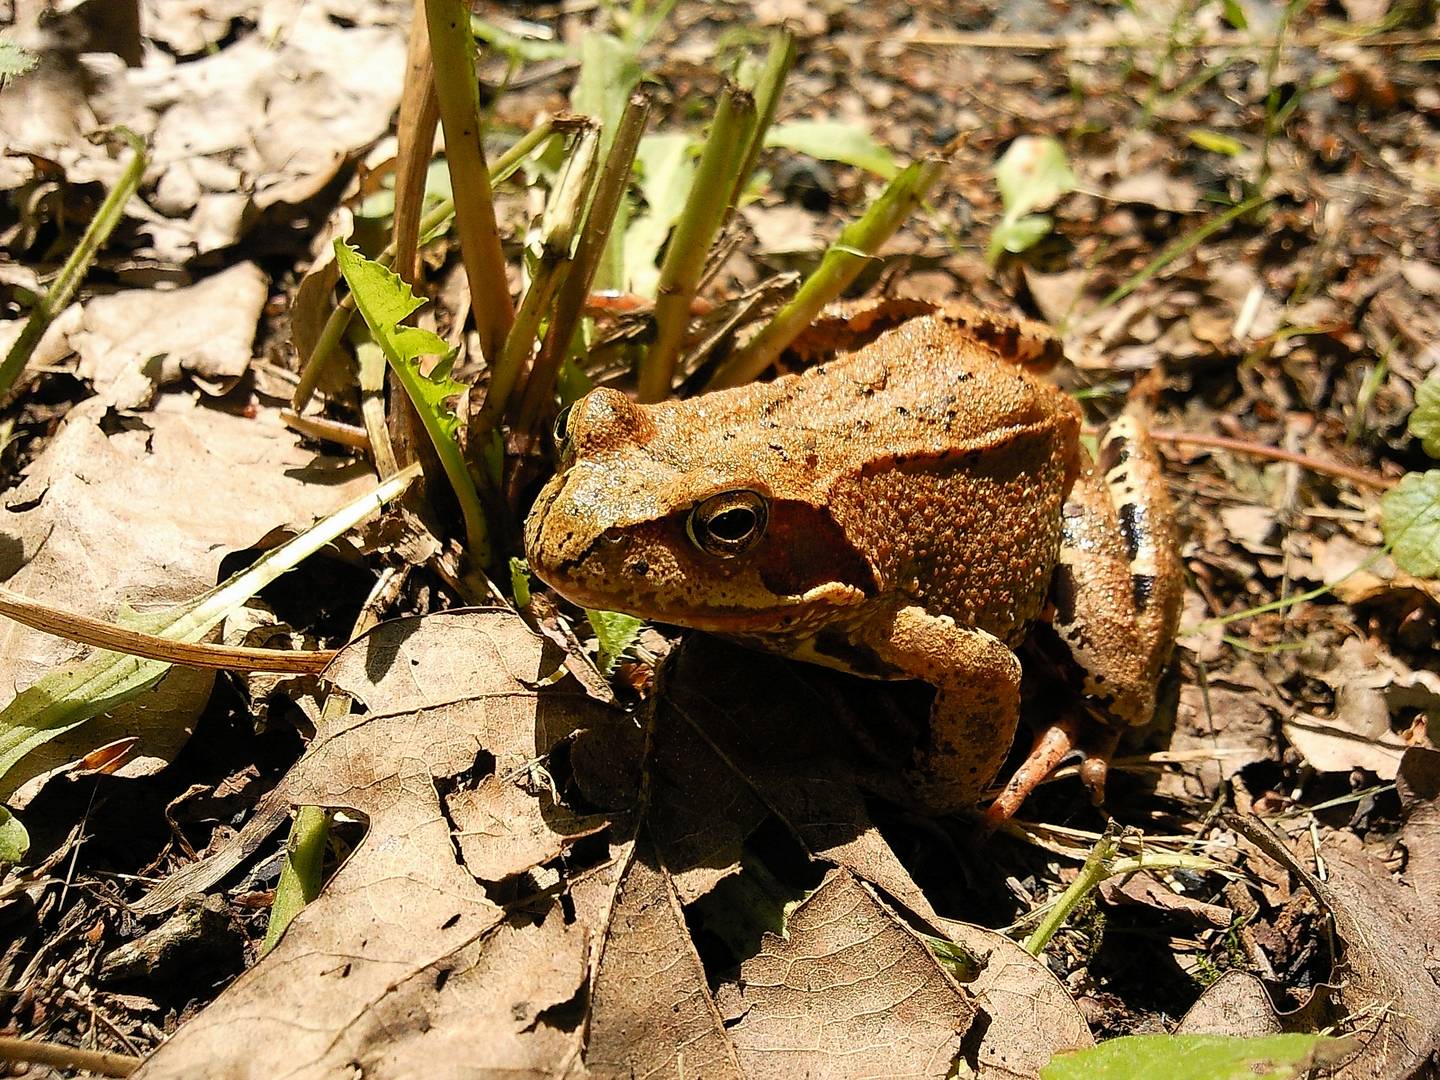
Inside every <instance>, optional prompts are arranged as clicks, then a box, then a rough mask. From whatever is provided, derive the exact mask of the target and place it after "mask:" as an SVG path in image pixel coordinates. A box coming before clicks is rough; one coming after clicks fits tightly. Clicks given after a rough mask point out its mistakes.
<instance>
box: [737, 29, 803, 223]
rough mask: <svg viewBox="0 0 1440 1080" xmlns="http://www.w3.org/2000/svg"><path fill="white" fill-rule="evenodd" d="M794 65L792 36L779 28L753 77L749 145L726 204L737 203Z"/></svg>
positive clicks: (752, 170)
mask: <svg viewBox="0 0 1440 1080" xmlns="http://www.w3.org/2000/svg"><path fill="white" fill-rule="evenodd" d="M794 65H795V35H794V34H792V33H790V31H789V30H786V29H783V28H782V29H780V30H777V31H775V33H774V34H773V35H772V36H771V38H770V49H769V51H768V52H767V53H766V54H765V66H764V67H763V68H761V69H760V74H759V76H758V77H757V78H756V79H755V90H754V93H755V116H756V120H755V130H754V132H753V133H752V134H751V136H750V145H749V146H748V147H747V148H746V150H745V160H744V162H743V163H742V164H741V166H740V171H739V172H738V173H737V174H736V176H735V187H734V189H733V190H732V191H731V192H730V205H731V206H735V205H738V204H739V202H740V196H741V195H742V194H743V193H744V191H745V185H746V184H747V183H749V181H750V174H751V173H753V172H754V171H755V163H756V162H757V161H758V160H759V159H760V151H761V150H762V149H763V148H764V146H765V133H766V132H767V131H769V130H770V124H771V123H772V122H773V121H774V119H775V109H776V107H777V106H778V105H779V104H780V91H781V90H782V89H783V88H784V86H785V77H786V76H787V75H789V74H790V69H791V68H792V67H793V66H794Z"/></svg>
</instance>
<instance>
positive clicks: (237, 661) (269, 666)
mask: <svg viewBox="0 0 1440 1080" xmlns="http://www.w3.org/2000/svg"><path fill="white" fill-rule="evenodd" d="M0 615H8V616H9V617H10V618H12V619H14V620H15V621H16V622H18V623H23V624H24V625H26V626H28V627H31V628H32V629H35V630H39V631H41V632H42V633H46V634H54V635H56V636H57V637H63V638H68V639H69V640H70V641H78V642H79V643H80V644H82V645H93V646H94V647H95V648H97V649H109V650H110V651H111V652H118V653H125V654H126V655H128V656H139V657H142V658H143V659H146V660H162V661H165V662H166V663H171V664H180V665H182V666H184V667H195V668H211V669H218V670H221V671H276V672H281V673H283V674H287V675H313V674H316V673H318V672H320V671H322V670H324V668H325V665H326V664H328V663H329V662H330V661H331V660H333V659H334V658H335V651H334V650H333V649H313V650H295V651H293V652H291V651H286V650H283V649H252V648H243V647H239V646H230V645H212V644H207V643H204V642H198V641H196V642H187V641H175V640H173V639H171V638H165V637H160V636H159V635H157V634H146V633H144V632H142V631H139V630H131V629H129V628H128V627H124V626H116V625H115V624H114V623H108V622H104V621H103V620H101V619H92V618H91V617H90V616H88V615H79V614H76V613H75V612H73V611H59V610H57V609H55V608H52V607H46V606H45V605H43V604H37V603H35V601H33V600H29V599H27V598H26V597H23V596H21V595H20V594H19V593H14V592H11V591H10V590H9V589H7V588H5V587H4V586H0Z"/></svg>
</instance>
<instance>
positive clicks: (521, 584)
mask: <svg viewBox="0 0 1440 1080" xmlns="http://www.w3.org/2000/svg"><path fill="white" fill-rule="evenodd" d="M510 595H511V596H513V597H515V606H516V607H517V608H520V609H522V610H523V609H525V608H527V607H529V606H530V564H529V563H528V562H526V561H525V560H524V559H520V558H516V557H515V556H514V555H511V556H510Z"/></svg>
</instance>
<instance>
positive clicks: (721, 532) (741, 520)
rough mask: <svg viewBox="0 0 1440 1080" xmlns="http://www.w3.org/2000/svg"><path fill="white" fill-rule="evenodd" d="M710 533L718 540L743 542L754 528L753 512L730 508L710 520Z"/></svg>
mask: <svg viewBox="0 0 1440 1080" xmlns="http://www.w3.org/2000/svg"><path fill="white" fill-rule="evenodd" d="M709 525H710V532H711V535H713V536H715V537H716V538H718V539H720V540H730V541H736V540H744V539H745V537H747V536H749V535H750V533H751V531H752V530H753V529H754V528H755V512H754V511H753V510H747V509H745V508H744V507H738V506H737V507H731V508H730V509H729V510H725V511H723V512H721V513H719V514H716V515H715V516H714V517H713V518H711V519H710V522H709Z"/></svg>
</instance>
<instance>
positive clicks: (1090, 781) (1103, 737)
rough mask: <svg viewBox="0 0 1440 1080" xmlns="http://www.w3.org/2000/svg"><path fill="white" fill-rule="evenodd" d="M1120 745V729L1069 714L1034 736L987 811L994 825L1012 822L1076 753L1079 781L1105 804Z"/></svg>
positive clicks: (987, 815)
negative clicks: (1036, 790)
mask: <svg viewBox="0 0 1440 1080" xmlns="http://www.w3.org/2000/svg"><path fill="white" fill-rule="evenodd" d="M1119 743H1120V729H1119V728H1115V727H1111V726H1110V725H1108V724H1103V723H1099V722H1097V721H1095V720H1093V719H1092V720H1080V719H1077V718H1076V717H1075V715H1074V714H1073V713H1070V712H1066V713H1063V714H1062V715H1061V716H1060V717H1058V718H1057V719H1056V720H1055V721H1054V723H1052V724H1050V725H1048V726H1047V727H1044V728H1042V729H1041V730H1040V731H1039V732H1038V733H1037V734H1036V736H1035V745H1034V746H1032V747H1031V748H1030V753H1029V754H1027V755H1026V756H1025V760H1024V761H1022V762H1021V763H1020V765H1019V767H1018V768H1016V770H1015V772H1014V773H1013V774H1011V776H1010V779H1009V780H1008V781H1006V783H1005V787H1004V788H1003V789H1002V790H1001V792H1000V794H999V795H997V796H996V797H995V801H994V802H992V803H991V804H990V806H989V808H988V809H987V810H986V811H985V820H986V821H987V822H988V823H989V824H990V825H991V826H995V825H999V824H1001V823H1002V822H1006V821H1009V820H1010V819H1011V818H1012V817H1014V816H1015V814H1016V812H1017V811H1018V810H1019V809H1020V807H1021V806H1022V805H1023V804H1024V802H1025V800H1026V799H1028V798H1029V797H1030V793H1031V792H1033V791H1034V790H1035V789H1036V788H1037V787H1039V786H1040V785H1041V784H1043V783H1044V782H1045V781H1046V780H1048V779H1049V778H1050V776H1051V775H1052V774H1053V773H1054V772H1055V770H1056V769H1058V768H1060V766H1061V765H1063V764H1064V763H1065V760H1066V759H1067V758H1069V757H1070V756H1071V755H1073V754H1079V755H1080V781H1081V783H1083V784H1084V785H1085V786H1086V788H1088V789H1089V791H1090V797H1091V799H1093V800H1094V802H1095V805H1096V806H1099V805H1100V804H1101V803H1103V802H1104V801H1105V780H1106V778H1107V777H1108V776H1109V773H1110V759H1111V758H1112V757H1114V755H1115V748H1116V746H1118V745H1119Z"/></svg>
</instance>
